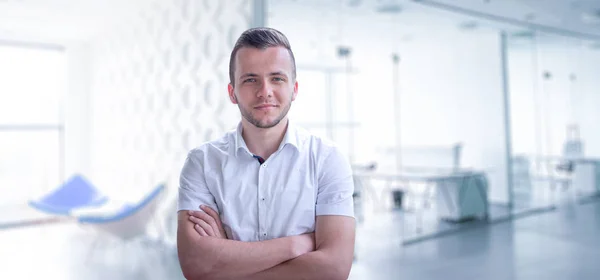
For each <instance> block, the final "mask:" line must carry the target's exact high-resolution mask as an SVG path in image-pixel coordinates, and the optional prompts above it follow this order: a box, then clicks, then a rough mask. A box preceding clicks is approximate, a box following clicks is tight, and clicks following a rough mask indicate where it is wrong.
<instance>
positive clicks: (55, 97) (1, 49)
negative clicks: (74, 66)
mask: <svg viewBox="0 0 600 280" xmlns="http://www.w3.org/2000/svg"><path fill="white" fill-rule="evenodd" d="M0 77H2V79H0V125H2V124H32V123H34V124H58V123H59V122H60V117H59V108H60V106H59V105H60V100H61V95H62V93H63V92H64V89H65V59H64V53H63V52H61V51H56V50H44V49H32V48H20V47H14V46H3V45H0Z"/></svg>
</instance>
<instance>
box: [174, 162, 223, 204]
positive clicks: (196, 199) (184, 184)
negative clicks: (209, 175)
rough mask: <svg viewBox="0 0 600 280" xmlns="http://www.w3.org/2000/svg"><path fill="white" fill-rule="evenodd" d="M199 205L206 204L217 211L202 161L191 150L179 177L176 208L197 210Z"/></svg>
mask: <svg viewBox="0 0 600 280" xmlns="http://www.w3.org/2000/svg"><path fill="white" fill-rule="evenodd" d="M200 205H207V206H209V207H211V208H212V209H214V210H215V211H219V209H218V208H217V204H216V202H215V197H214V196H213V195H212V194H211V192H210V191H209V189H208V186H207V185H206V180H205V178H204V169H203V166H202V163H201V162H200V160H199V159H198V158H197V157H196V156H195V155H194V154H193V152H190V153H189V154H188V156H187V158H186V160H185V163H184V165H183V168H182V170H181V175H180V177H179V197H178V203H177V210H178V211H181V210H196V211H198V210H200V208H199V207H200Z"/></svg>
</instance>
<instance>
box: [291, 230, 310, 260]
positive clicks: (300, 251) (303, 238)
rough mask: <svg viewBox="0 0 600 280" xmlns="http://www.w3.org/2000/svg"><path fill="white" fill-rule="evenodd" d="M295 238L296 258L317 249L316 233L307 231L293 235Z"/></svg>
mask: <svg viewBox="0 0 600 280" xmlns="http://www.w3.org/2000/svg"><path fill="white" fill-rule="evenodd" d="M292 238H293V239H294V242H293V248H292V252H293V255H294V258H297V257H299V256H302V255H304V254H306V253H310V252H312V251H314V250H315V233H314V232H311V233H305V234H302V235H298V236H292Z"/></svg>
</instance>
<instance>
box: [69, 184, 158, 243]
mask: <svg viewBox="0 0 600 280" xmlns="http://www.w3.org/2000/svg"><path fill="white" fill-rule="evenodd" d="M165 189H166V186H165V185H164V184H161V185H159V186H157V187H156V188H154V189H152V190H151V191H150V193H148V194H147V195H146V196H144V197H143V198H142V199H141V200H139V201H138V202H134V203H122V204H121V205H117V207H115V206H114V204H116V203H114V202H108V203H107V205H111V204H112V206H111V207H107V208H106V209H105V210H103V208H102V207H98V208H96V209H91V211H85V210H84V211H75V213H73V216H75V217H76V218H77V221H78V222H79V223H80V224H82V225H85V226H89V227H92V228H94V229H96V230H97V231H100V232H104V233H108V234H110V235H112V236H114V237H118V238H119V239H123V240H127V239H132V238H134V237H139V236H143V235H145V233H146V228H147V226H148V224H149V223H150V222H151V221H153V220H154V221H156V219H155V214H156V211H157V209H158V205H159V201H160V200H159V197H160V194H161V193H162V192H163V191H164V190H165Z"/></svg>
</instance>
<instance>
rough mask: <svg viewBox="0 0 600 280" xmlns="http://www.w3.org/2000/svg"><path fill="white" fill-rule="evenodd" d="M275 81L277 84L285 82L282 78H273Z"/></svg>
mask: <svg viewBox="0 0 600 280" xmlns="http://www.w3.org/2000/svg"><path fill="white" fill-rule="evenodd" d="M273 81H276V82H283V78H280V77H275V78H273Z"/></svg>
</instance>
